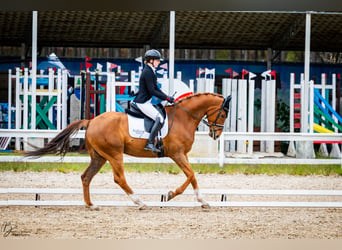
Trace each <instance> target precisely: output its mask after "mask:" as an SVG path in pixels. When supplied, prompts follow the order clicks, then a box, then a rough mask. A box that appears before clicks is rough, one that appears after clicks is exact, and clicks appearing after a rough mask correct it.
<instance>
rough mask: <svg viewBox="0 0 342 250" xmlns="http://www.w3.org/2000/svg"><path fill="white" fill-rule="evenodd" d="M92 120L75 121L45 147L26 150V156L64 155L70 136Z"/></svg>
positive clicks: (67, 148)
mask: <svg viewBox="0 0 342 250" xmlns="http://www.w3.org/2000/svg"><path fill="white" fill-rule="evenodd" d="M89 122H90V120H79V121H74V122H73V123H71V124H70V125H69V126H67V127H66V128H65V129H64V130H62V131H61V132H60V133H59V134H58V135H56V137H55V138H53V139H52V140H51V141H50V142H49V143H48V144H46V145H45V146H44V147H43V148H37V149H36V150H33V151H26V152H24V155H25V157H30V156H32V157H36V158H39V157H41V156H43V155H45V154H56V155H61V156H62V157H63V156H64V155H65V154H66V153H67V152H68V151H69V147H70V146H69V145H70V144H69V143H70V137H71V136H72V135H73V134H75V133H77V132H78V131H79V130H80V129H81V128H85V129H87V128H88V125H89Z"/></svg>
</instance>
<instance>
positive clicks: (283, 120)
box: [276, 100, 290, 132]
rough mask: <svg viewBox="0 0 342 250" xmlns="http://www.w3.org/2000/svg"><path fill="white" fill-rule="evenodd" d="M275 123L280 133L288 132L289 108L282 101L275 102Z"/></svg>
mask: <svg viewBox="0 0 342 250" xmlns="http://www.w3.org/2000/svg"><path fill="white" fill-rule="evenodd" d="M276 121H277V127H278V128H281V131H282V132H290V107H289V105H287V104H286V103H285V102H283V101H282V100H279V101H278V102H277V114H276Z"/></svg>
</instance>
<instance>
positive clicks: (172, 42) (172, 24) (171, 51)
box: [169, 11, 175, 95]
mask: <svg viewBox="0 0 342 250" xmlns="http://www.w3.org/2000/svg"><path fill="white" fill-rule="evenodd" d="M169 43H170V44H169V95H172V94H173V93H174V86H173V81H174V72H175V11H170V38H169Z"/></svg>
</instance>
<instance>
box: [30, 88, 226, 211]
mask: <svg viewBox="0 0 342 250" xmlns="http://www.w3.org/2000/svg"><path fill="white" fill-rule="evenodd" d="M229 101H230V96H229V97H227V98H224V97H223V96H222V95H219V94H211V93H198V94H195V95H191V96H187V97H184V98H182V99H180V100H179V101H177V102H176V103H175V104H173V105H171V106H167V107H165V109H166V112H167V115H168V122H169V124H168V125H169V132H168V135H167V136H166V137H165V138H164V139H163V144H164V156H165V157H170V158H171V159H172V160H173V161H174V162H175V163H176V164H177V165H178V166H179V167H180V168H181V169H182V171H183V172H184V174H185V175H186V180H185V182H184V183H183V184H182V185H181V186H180V187H178V188H177V189H176V190H175V191H170V192H169V193H168V200H170V199H172V198H174V197H176V196H177V195H179V194H182V193H183V191H184V190H185V189H186V188H187V186H188V185H189V184H190V183H191V185H192V187H193V189H194V193H195V195H196V198H197V201H199V202H200V203H201V205H202V207H204V208H206V207H209V204H208V203H207V202H206V201H205V200H204V199H203V198H202V196H201V194H200V192H199V189H198V185H197V180H196V177H195V174H194V171H193V170H192V169H191V166H190V164H189V160H188V157H187V153H188V152H189V151H190V150H191V147H192V144H193V142H194V138H195V131H196V128H197V126H198V125H199V123H200V122H201V121H204V122H205V123H206V125H207V126H209V128H210V131H209V135H210V136H211V137H212V138H213V139H217V138H218V137H219V136H220V135H221V133H222V130H223V124H224V122H225V120H226V118H227V115H228V110H229ZM204 116H206V119H207V120H204V119H203V120H202V118H203V117H204ZM81 128H85V129H86V134H85V143H86V147H87V150H88V152H89V155H90V157H91V161H90V164H89V166H88V168H87V169H86V170H85V171H84V173H83V174H82V176H81V179H82V184H83V196H84V202H85V205H86V206H87V207H89V208H93V209H94V208H96V206H94V205H93V203H92V202H91V200H90V192H89V185H90V182H91V180H92V178H93V177H94V176H95V175H96V174H97V173H98V172H99V170H100V169H101V167H102V166H103V165H104V164H105V162H106V161H109V163H110V164H111V166H112V170H113V175H114V182H115V183H117V184H118V185H119V186H120V187H121V188H122V189H123V190H124V191H125V192H126V194H127V195H128V196H129V197H130V198H131V199H132V201H133V202H134V203H135V204H136V205H138V207H139V209H144V208H145V207H146V205H145V204H144V203H143V202H142V201H141V200H140V199H139V198H138V197H137V196H136V195H134V192H133V190H132V189H131V188H130V187H129V186H128V184H127V182H126V179H125V175H124V166H123V154H124V153H125V154H128V155H132V156H137V157H157V155H156V154H154V153H152V152H151V151H146V150H144V146H145V144H146V139H137V138H133V137H131V136H130V135H129V133H128V119H127V114H125V113H120V112H107V113H103V114H101V115H99V116H97V117H95V118H94V119H93V120H79V121H75V122H73V123H71V124H70V125H69V126H67V127H66V128H65V129H64V130H63V131H61V132H60V133H59V134H58V135H57V136H56V137H55V138H53V139H52V140H51V141H50V142H49V143H48V144H47V145H46V146H45V147H43V148H40V149H37V150H34V151H28V152H25V155H26V156H33V157H40V156H42V155H45V154H51V153H54V154H59V155H62V156H64V155H65V154H66V153H67V151H68V150H69V140H70V137H71V136H72V134H74V133H76V132H77V131H79V130H80V129H81Z"/></svg>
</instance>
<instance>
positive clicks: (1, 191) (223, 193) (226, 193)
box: [0, 188, 342, 208]
mask: <svg viewBox="0 0 342 250" xmlns="http://www.w3.org/2000/svg"><path fill="white" fill-rule="evenodd" d="M91 193H92V194H93V195H126V194H125V193H124V192H123V191H122V190H121V189H93V190H92V192H91ZM201 193H202V194H203V195H220V197H221V201H209V204H210V206H212V207H319V208H341V207H342V202H336V201H334V202H331V201H329V202H325V201H315V202H308V201H227V197H228V199H229V197H230V196H232V195H246V196H248V195H249V196H250V195H264V196H265V195H266V196H325V197H326V196H335V197H337V196H338V197H342V190H276V189H273V190H255V189H253V190H252V189H202V190H201ZM10 194H36V200H11V199H10V197H9V196H10ZM42 194H47V195H49V194H64V195H75V194H79V195H80V194H82V189H64V188H0V195H7V200H0V206H83V205H84V203H83V201H80V200H37V197H40V195H42ZM135 194H137V195H161V201H157V202H156V201H147V202H146V205H148V206H151V207H154V206H155V207H199V206H201V204H200V203H199V202H196V201H192V202H191V201H170V202H165V197H166V194H167V190H163V189H159V190H158V189H137V190H135ZM183 194H184V195H193V194H194V192H193V190H185V192H184V193H183ZM38 195H39V196H38ZM95 204H96V205H99V206H119V207H120V206H125V207H131V206H135V205H134V203H133V202H132V201H114V200H112V201H96V202H95Z"/></svg>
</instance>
